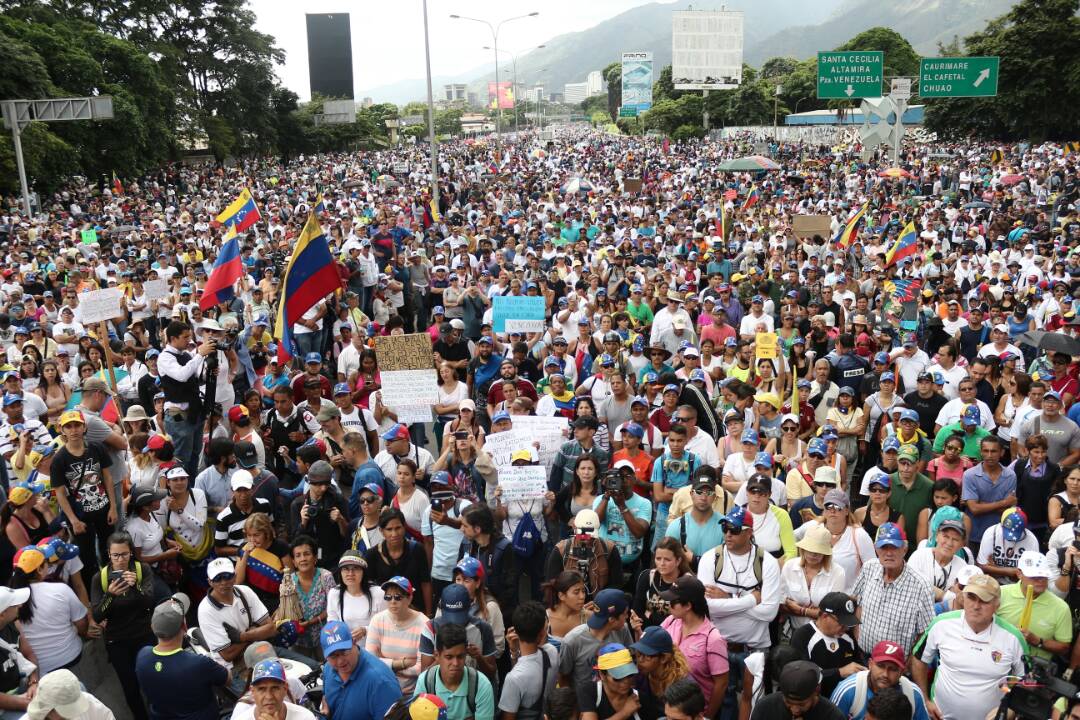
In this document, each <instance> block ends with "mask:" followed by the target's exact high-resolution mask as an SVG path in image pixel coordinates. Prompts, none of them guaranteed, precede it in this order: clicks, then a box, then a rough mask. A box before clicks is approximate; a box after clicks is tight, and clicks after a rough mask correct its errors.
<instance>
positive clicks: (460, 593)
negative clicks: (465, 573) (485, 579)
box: [439, 583, 472, 625]
mask: <svg viewBox="0 0 1080 720" xmlns="http://www.w3.org/2000/svg"><path fill="white" fill-rule="evenodd" d="M471 605H472V599H471V598H470V597H469V591H468V589H467V588H466V587H465V586H464V585H458V584H457V583H454V584H453V585H447V586H446V587H445V588H443V591H442V596H441V597H440V598H439V608H440V609H441V610H442V616H443V617H444V618H446V621H447V622H449V623H452V624H454V625H465V624H466V623H468V622H469V607H470V606H471Z"/></svg>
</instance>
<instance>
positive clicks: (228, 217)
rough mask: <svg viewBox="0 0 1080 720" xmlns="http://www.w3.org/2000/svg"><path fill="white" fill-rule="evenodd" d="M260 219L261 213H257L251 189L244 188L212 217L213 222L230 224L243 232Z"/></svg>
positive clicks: (257, 208)
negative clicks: (238, 195) (219, 212)
mask: <svg viewBox="0 0 1080 720" xmlns="http://www.w3.org/2000/svg"><path fill="white" fill-rule="evenodd" d="M260 220H262V215H261V214H260V213H259V206H258V205H256V204H255V198H254V197H252V195H251V191H250V190H248V189H247V188H244V189H243V190H242V191H241V192H240V197H238V198H236V199H235V200H233V201H232V204H230V205H229V207H227V208H225V209H224V210H222V211H221V214H220V215H218V216H217V217H216V218H214V222H213V224H214V225H231V226H233V227H235V228H236V232H244V231H245V230H247V229H248V228H249V227H251V226H252V225H254V224H255V223H257V222H259V221H260Z"/></svg>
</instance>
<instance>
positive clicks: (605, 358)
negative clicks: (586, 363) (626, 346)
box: [600, 353, 615, 367]
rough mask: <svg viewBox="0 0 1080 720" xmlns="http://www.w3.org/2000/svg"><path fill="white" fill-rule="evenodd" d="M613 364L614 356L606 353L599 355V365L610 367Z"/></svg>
mask: <svg viewBox="0 0 1080 720" xmlns="http://www.w3.org/2000/svg"><path fill="white" fill-rule="evenodd" d="M614 365H615V358H613V357H611V356H610V355H608V354H607V353H604V354H603V355H601V356H600V367H612V366H614Z"/></svg>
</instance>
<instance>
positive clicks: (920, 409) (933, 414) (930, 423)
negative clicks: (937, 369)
mask: <svg viewBox="0 0 1080 720" xmlns="http://www.w3.org/2000/svg"><path fill="white" fill-rule="evenodd" d="M935 374H936V375H938V376H939V377H941V374H940V373H929V372H923V373H919V376H918V378H917V385H916V387H915V390H914V391H912V392H909V393H908V394H907V395H905V396H904V404H905V405H907V406H908V407H909V408H911V409H912V410H914V411H915V412H917V413H919V429H920V430H922V431H923V432H924V433H926V434H927V436H928V437H934V420H936V419H937V416H938V413H939V412H941V408H943V407H945V403H947V402H948V400H947V399H946V398H945V396H944V395H942V394H941V393H940V392H938V387H939V386H937V385H936V380H935V378H934V375H935ZM941 384H942V385H944V384H945V378H944V377H941Z"/></svg>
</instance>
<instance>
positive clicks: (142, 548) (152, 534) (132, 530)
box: [127, 515, 165, 557]
mask: <svg viewBox="0 0 1080 720" xmlns="http://www.w3.org/2000/svg"><path fill="white" fill-rule="evenodd" d="M127 532H128V534H129V535H131V539H132V540H133V541H134V542H135V549H136V550H138V551H139V553H140V554H141V555H142V556H143V557H146V556H147V555H150V556H153V555H160V554H161V552H162V550H161V540H162V538H164V537H165V531H164V530H162V529H161V526H160V525H158V523H157V520H155V519H154V516H153V515H151V516H150V519H149V520H143V519H142V518H141V517H139V516H138V515H132V516H130V517H128V519H127Z"/></svg>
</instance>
